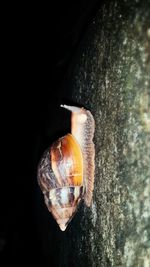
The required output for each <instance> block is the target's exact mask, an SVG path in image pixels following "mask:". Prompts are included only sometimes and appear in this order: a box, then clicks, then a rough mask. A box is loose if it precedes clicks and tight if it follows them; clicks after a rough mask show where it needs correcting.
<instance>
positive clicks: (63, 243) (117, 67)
mask: <svg viewBox="0 0 150 267" xmlns="http://www.w3.org/2000/svg"><path fill="white" fill-rule="evenodd" d="M104 2H105V1H104ZM61 97H62V98H63V99H66V98H67V99H68V100H69V101H73V102H75V103H78V104H80V105H81V106H84V107H86V108H87V109H89V110H91V112H92V114H93V115H94V118H95V122H96V131H95V137H94V142H95V148H96V158H95V163H96V170H95V188H94V196H93V203H92V206H91V208H87V207H85V206H84V205H83V203H82V204H81V205H80V207H79V209H78V212H77V213H76V215H75V217H74V218H73V220H72V222H70V224H69V226H68V228H67V230H66V231H65V232H61V231H60V230H59V229H58V227H57V226H56V228H55V226H54V225H55V222H53V221H52V223H51V225H52V227H53V230H51V229H52V228H50V225H49V221H47V222H46V224H45V225H46V226H43V225H44V223H43V224H41V226H40V227H44V230H43V231H44V234H43V247H44V253H45V255H44V258H45V260H46V262H47V263H48V265H47V266H59V267H60V266H61V267H64V266H65V267H70V266H71V267H73V266H78V267H83V266H86V267H104V266H108V267H111V266H115V267H116V266H119V267H120V266H128V267H132V266H138V267H148V266H150V1H148V0H147V1H138V0H137V1H136V0H134V1H130V0H124V1H119V0H116V1H112V2H111V3H109V1H108V2H106V3H103V4H102V6H101V8H100V10H99V11H98V13H97V15H96V17H95V18H94V19H93V21H92V23H91V24H90V25H89V27H88V29H87V32H86V34H85V36H84V38H83V39H82V41H81V44H80V47H79V49H78V51H77V54H76V57H75V59H74V60H73V62H72V65H71V66H70V69H69V71H68V73H67V75H66V77H65V82H64V86H63V89H62V93H61ZM64 102H65V101H64ZM62 112H65V111H62ZM42 201H43V200H42ZM44 212H47V211H44ZM49 216H50V215H49Z"/></svg>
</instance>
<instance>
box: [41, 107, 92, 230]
mask: <svg viewBox="0 0 150 267" xmlns="http://www.w3.org/2000/svg"><path fill="white" fill-rule="evenodd" d="M61 107H63V108H65V109H67V110H69V111H71V133H68V134H67V135H65V136H63V137H61V138H59V139H58V140H57V141H55V142H54V143H53V144H52V145H51V147H50V148H48V149H47V150H46V151H45V152H44V154H43V156H42V158H41V160H40V162H39V165H38V184H39V186H40V188H41V190H42V192H43V194H44V199H45V204H46V206H47V208H48V210H49V211H50V212H51V213H52V215H53V217H54V219H55V220H56V222H57V223H58V225H59V227H60V229H61V230H62V231H65V229H66V227H67V225H68V223H69V222H70V221H71V219H72V218H73V216H74V214H75V212H76V211H77V207H78V205H79V203H80V201H81V200H84V202H85V204H86V206H88V207H90V205H91V202H92V194H93V188H94V169H95V164H94V159H95V148H94V143H93V136H94V130H95V121H94V118H93V116H92V114H91V112H90V111H89V110H86V109H85V108H79V107H75V106H67V105H61Z"/></svg>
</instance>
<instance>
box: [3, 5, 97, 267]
mask: <svg viewBox="0 0 150 267" xmlns="http://www.w3.org/2000/svg"><path fill="white" fill-rule="evenodd" d="M99 6H100V1H96V0H94V1H93V0H81V1H70V2H66V1H56V2H55V4H54V3H53V2H50V4H49V6H44V5H42V6H41V4H37V3H36V4H35V5H32V6H31V4H25V3H24V5H23V4H21V5H19V4H16V6H15V4H14V3H13V4H11V5H8V6H5V7H3V8H2V10H3V11H2V13H3V20H2V31H3V33H2V45H3V48H2V49H1V55H2V58H3V60H2V72H1V74H2V80H1V81H2V93H1V107H2V111H1V114H2V116H1V117H2V120H1V122H2V124H1V125H2V126H1V132H2V134H3V135H4V136H3V137H2V139H1V141H2V146H1V147H3V145H4V152H2V158H3V163H2V167H1V168H2V170H3V171H4V172H3V171H2V172H1V187H0V196H1V211H0V255H1V258H0V266H7V265H8V264H10V263H11V264H15V266H24V265H27V264H28V265H29V264H31V262H33V264H34V265H35V266H47V259H46V258H45V262H43V258H44V257H45V252H44V250H45V246H48V249H49V255H50V257H51V266H57V251H58V249H59V235H60V234H61V233H60V231H59V229H58V226H57V225H56V223H55V222H54V220H53V219H52V218H51V215H49V214H48V211H47V210H46V208H45V206H44V203H43V198H42V194H41V192H40V190H39V188H38V185H37V180H36V170H37V164H38V161H39V158H40V156H41V154H42V152H43V151H44V149H46V148H47V146H48V145H49V144H50V143H51V142H52V141H53V140H54V139H56V138H57V137H58V136H59V135H60V134H63V133H65V132H66V131H68V130H69V126H70V125H69V119H68V118H69V117H68V115H67V114H68V113H67V112H65V111H62V110H61V109H60V108H59V105H60V103H64V102H65V100H68V101H69V100H70V98H71V89H67V90H65V92H64V91H63V90H64V89H63V88H64V86H62V84H65V79H66V73H67V70H68V68H69V66H70V63H71V61H72V58H73V57H74V55H75V53H76V51H77V49H78V47H79V44H80V42H81V40H82V38H83V36H84V33H85V31H86V29H87V27H88V25H89V23H90V22H91V20H92V18H93V17H94V15H95V14H96V12H97V10H98V8H99ZM67 92H68V93H67ZM60 136H61V135H60ZM1 151H2V150H1ZM44 220H47V224H48V225H50V226H51V228H50V229H51V230H52V232H53V235H52V236H51V239H50V240H51V241H52V243H50V242H51V241H50V242H49V243H48V244H46V245H45V246H44V245H43V244H44V243H45V240H44V235H43V229H41V228H42V225H44V223H43V221H44ZM46 231H47V230H45V232H46ZM45 234H46V233H45ZM1 262H2V263H3V264H1Z"/></svg>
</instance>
